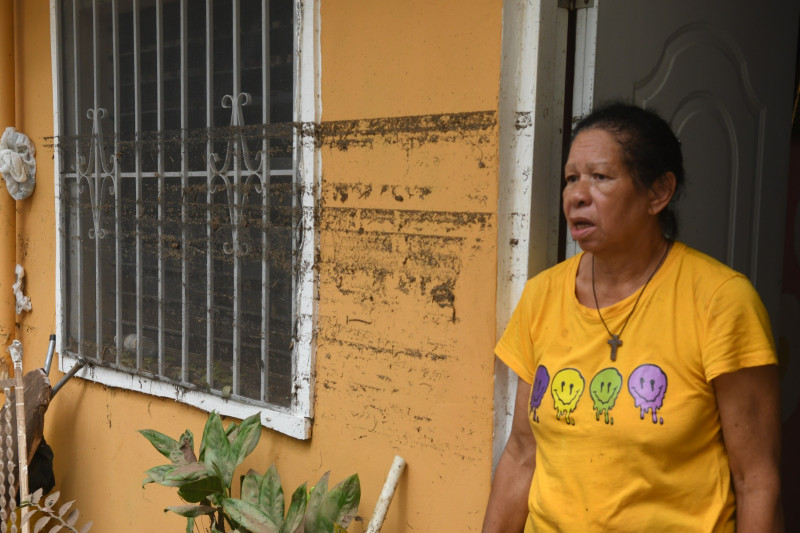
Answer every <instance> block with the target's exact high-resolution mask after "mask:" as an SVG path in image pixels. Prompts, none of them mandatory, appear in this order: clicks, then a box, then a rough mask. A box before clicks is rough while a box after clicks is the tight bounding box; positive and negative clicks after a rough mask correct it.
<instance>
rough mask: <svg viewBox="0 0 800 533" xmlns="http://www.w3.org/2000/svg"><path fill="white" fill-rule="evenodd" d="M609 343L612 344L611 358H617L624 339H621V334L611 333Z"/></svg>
mask: <svg viewBox="0 0 800 533" xmlns="http://www.w3.org/2000/svg"><path fill="white" fill-rule="evenodd" d="M608 344H610V345H611V360H612V361H616V360H617V348H619V347H620V346H622V340H620V338H619V335H614V334H612V335H611V338H610V339H608Z"/></svg>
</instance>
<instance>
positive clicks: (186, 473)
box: [161, 463, 213, 487]
mask: <svg viewBox="0 0 800 533" xmlns="http://www.w3.org/2000/svg"><path fill="white" fill-rule="evenodd" d="M212 474H213V473H212V472H209V468H208V466H207V465H205V464H203V463H186V464H185V465H178V466H176V467H173V469H172V470H171V471H170V472H168V473H167V474H166V475H165V476H164V482H162V483H161V484H162V485H164V484H166V483H167V482H171V483H173V484H171V485H167V486H168V487H180V486H181V485H183V484H184V483H188V482H191V481H197V480H198V479H205V478H207V477H209V476H211V475H212Z"/></svg>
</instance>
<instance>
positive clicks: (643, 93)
mask: <svg viewBox="0 0 800 533" xmlns="http://www.w3.org/2000/svg"><path fill="white" fill-rule="evenodd" d="M595 3H596V4H597V5H596V6H594V7H592V8H588V9H581V10H579V11H578V12H577V14H576V21H577V24H576V25H577V32H576V55H575V60H576V72H575V74H576V83H575V87H574V91H573V117H578V116H581V115H583V114H585V113H587V112H588V111H589V110H591V109H592V107H593V106H595V105H597V104H600V103H602V102H605V101H609V100H623V101H627V102H633V103H636V104H639V105H642V106H644V107H646V108H648V109H653V110H655V111H657V112H658V113H659V114H660V115H661V116H663V117H664V118H665V119H666V120H667V121H668V122H670V124H671V125H672V127H673V129H674V131H675V132H676V133H677V135H678V137H679V138H680V140H681V143H682V145H683V153H684V158H685V161H684V163H685V167H686V176H687V181H686V189H685V191H684V193H683V195H682V197H681V198H680V199H679V201H678V204H677V206H678V214H679V223H680V230H679V239H680V240H682V241H684V242H686V243H687V244H689V245H690V246H693V247H695V248H697V249H699V250H701V251H704V252H706V253H708V254H710V255H712V256H713V257H715V258H717V259H719V260H720V261H723V262H725V263H727V264H728V265H730V266H732V267H733V268H734V269H736V270H738V271H740V272H743V273H744V274H746V275H747V276H748V277H749V278H750V279H751V281H752V282H753V284H754V285H755V287H756V289H757V290H758V292H759V293H760V295H761V297H762V299H763V300H764V303H765V305H766V307H767V310H768V311H769V314H770V317H771V320H772V324H773V329H774V331H775V337H776V339H777V341H778V346H779V355H780V359H781V380H782V398H781V401H782V411H783V418H784V421H785V422H784V450H787V455H786V457H785V458H784V459H785V460H784V464H783V466H782V468H783V472H782V474H783V477H784V501H785V502H789V501H794V500H796V498H797V495H798V494H800V484H799V483H798V481H797V479H798V477H797V475H798V473H800V462H799V461H797V460H796V459H794V457H793V454H791V452H789V450H792V449H796V447H797V443H798V442H800V426H798V420H800V413H799V412H798V410H797V405H798V399H800V387H798V385H797V384H798V382H800V357H798V356H799V355H800V349H798V345H799V344H800V343H797V341H796V340H795V339H798V335H797V333H796V332H795V331H796V330H797V322H796V320H797V318H796V317H797V316H800V311H798V309H800V304H798V303H797V300H796V299H792V298H794V297H793V296H792V297H791V298H790V297H787V296H784V297H783V299H782V296H781V291H782V276H781V269H782V265H783V264H784V253H785V252H784V230H785V228H786V227H787V224H786V205H787V178H788V176H789V147H790V137H791V125H792V114H793V111H792V102H793V99H794V96H795V93H794V82H795V71H796V60H795V55H796V51H797V48H798V41H797V27H798V17H799V14H798V1H797V0H787V1H778V0H768V1H764V2H758V3H754V2H750V1H745V0H734V1H730V0H727V1H722V0H704V1H702V2H698V1H696V0H672V1H669V2H667V1H663V0H662V1H660V2H656V1H650V0H647V1H643V0H613V1H612V0H598V1H597V2H595ZM798 153H800V150H798ZM797 168H800V165H798V167H797ZM798 174H800V173H798ZM794 179H797V175H795V178H794ZM793 185H795V184H793ZM796 190H798V187H797V186H794V187H793V188H792V189H789V191H796ZM796 197H797V194H796V193H795V198H796ZM796 213H800V210H797V212H796ZM796 213H795V212H794V210H793V212H792V213H791V215H790V218H791V220H790V221H789V222H790V224H789V227H790V228H794V229H795V232H797V233H795V240H797V237H796V235H797V234H800V230H798V228H800V222H797V221H800V215H797V214H796ZM568 247H569V245H568ZM789 247H790V248H792V246H791V243H790V246H789ZM572 248H573V250H574V246H573V247H572ZM789 252H790V253H797V256H798V258H800V241H798V242H795V243H794V247H793V249H789ZM787 302H788V303H789V304H791V305H787ZM782 303H783V306H782ZM781 326H783V327H781ZM787 339H788V340H787ZM793 343H794V345H792V344H793ZM792 352H794V353H793V354H792ZM793 413H794V415H793V416H792V414H793ZM790 416H791V418H790ZM785 509H786V517H787V523H793V521H795V520H796V519H798V518H800V514H798V511H797V510H796V506H791V505H785Z"/></svg>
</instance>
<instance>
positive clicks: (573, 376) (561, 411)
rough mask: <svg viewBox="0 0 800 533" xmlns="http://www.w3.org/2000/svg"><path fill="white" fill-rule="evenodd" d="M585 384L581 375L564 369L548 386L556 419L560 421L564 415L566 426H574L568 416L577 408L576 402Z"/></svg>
mask: <svg viewBox="0 0 800 533" xmlns="http://www.w3.org/2000/svg"><path fill="white" fill-rule="evenodd" d="M585 384H586V382H585V380H584V379H583V376H582V375H581V373H580V372H578V371H577V370H575V369H574V368H564V369H562V370H559V371H558V373H557V374H556V375H555V376H554V377H553V381H552V384H551V386H550V393H551V394H552V395H553V404H554V407H555V410H556V418H558V419H559V420H560V419H561V416H562V415H564V417H565V420H566V422H567V424H575V421H574V420H572V419H570V416H569V415H570V413H572V412H573V411H575V408H576V407H577V406H578V400H580V398H581V395H582V394H583V389H584V387H585Z"/></svg>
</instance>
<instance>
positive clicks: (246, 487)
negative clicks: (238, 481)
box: [241, 470, 261, 506]
mask: <svg viewBox="0 0 800 533" xmlns="http://www.w3.org/2000/svg"><path fill="white" fill-rule="evenodd" d="M260 489H261V476H260V475H259V473H258V472H256V471H255V470H250V471H249V472H248V473H247V474H245V475H244V476H242V490H241V493H242V496H241V498H242V500H244V501H246V502H247V503H252V504H253V505H255V506H258V493H259V492H260Z"/></svg>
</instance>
